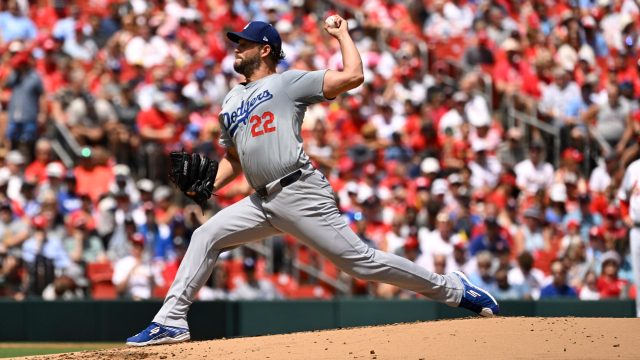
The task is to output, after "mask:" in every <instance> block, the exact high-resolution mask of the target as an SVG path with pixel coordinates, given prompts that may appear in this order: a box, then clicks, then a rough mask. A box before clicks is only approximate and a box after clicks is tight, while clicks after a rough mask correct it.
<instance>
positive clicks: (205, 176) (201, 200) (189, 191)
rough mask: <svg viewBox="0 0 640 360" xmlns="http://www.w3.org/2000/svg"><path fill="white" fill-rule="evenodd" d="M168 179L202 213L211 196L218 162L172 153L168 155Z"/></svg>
mask: <svg viewBox="0 0 640 360" xmlns="http://www.w3.org/2000/svg"><path fill="white" fill-rule="evenodd" d="M169 161H170V168H171V172H170V173H169V179H171V181H172V182H173V183H174V184H176V186H178V188H179V189H180V190H181V191H182V192H183V193H184V194H185V195H186V196H187V197H188V198H190V199H192V200H193V201H195V202H196V203H197V204H198V205H200V207H201V208H202V209H203V211H204V207H205V205H206V203H207V200H209V198H210V197H211V195H212V194H213V182H214V181H215V179H216V175H217V174H218V162H217V161H216V160H211V159H209V158H207V157H206V156H202V155H200V154H196V153H193V154H189V153H187V152H185V151H173V152H171V154H169Z"/></svg>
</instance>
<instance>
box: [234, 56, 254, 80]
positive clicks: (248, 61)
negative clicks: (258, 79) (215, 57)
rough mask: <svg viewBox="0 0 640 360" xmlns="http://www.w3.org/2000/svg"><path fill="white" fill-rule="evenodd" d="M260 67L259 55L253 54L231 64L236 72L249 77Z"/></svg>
mask: <svg viewBox="0 0 640 360" xmlns="http://www.w3.org/2000/svg"><path fill="white" fill-rule="evenodd" d="M259 67H260V56H259V55H257V56H254V57H250V58H245V59H242V60H240V63H239V64H233V69H234V70H235V71H236V72H237V73H238V74H242V75H244V77H245V78H247V79H248V78H249V77H250V76H251V75H253V73H254V72H255V71H256V70H258V68H259Z"/></svg>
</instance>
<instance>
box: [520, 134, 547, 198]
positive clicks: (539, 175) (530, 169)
mask: <svg viewBox="0 0 640 360" xmlns="http://www.w3.org/2000/svg"><path fill="white" fill-rule="evenodd" d="M544 148H545V146H544V145H543V144H542V143H541V142H539V141H533V142H532V143H531V144H530V145H529V158H528V159H526V160H523V161H521V162H519V163H518V164H516V167H515V168H514V171H515V172H516V176H517V182H518V187H519V188H520V189H521V190H522V191H523V192H524V193H525V194H526V195H533V194H535V193H536V192H538V190H544V189H547V188H549V187H550V186H551V183H552V181H553V166H551V164H549V163H547V162H545V161H544V157H543V149H544Z"/></svg>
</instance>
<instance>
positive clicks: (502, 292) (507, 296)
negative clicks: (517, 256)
mask: <svg viewBox="0 0 640 360" xmlns="http://www.w3.org/2000/svg"><path fill="white" fill-rule="evenodd" d="M507 274H508V270H507V269H505V268H500V269H498V270H497V271H496V273H495V275H494V277H495V279H496V285H495V287H494V292H495V293H494V294H493V295H494V297H495V298H496V299H498V300H519V299H522V298H523V297H524V293H523V291H522V288H521V287H520V286H518V285H512V284H510V283H509V280H508V275H507Z"/></svg>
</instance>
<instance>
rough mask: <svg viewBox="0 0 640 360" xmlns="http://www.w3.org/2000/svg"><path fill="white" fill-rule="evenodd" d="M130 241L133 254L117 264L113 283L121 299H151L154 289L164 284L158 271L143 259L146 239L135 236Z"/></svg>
mask: <svg viewBox="0 0 640 360" xmlns="http://www.w3.org/2000/svg"><path fill="white" fill-rule="evenodd" d="M130 241H131V253H130V255H127V256H125V257H124V258H122V259H120V260H118V261H117V262H116V263H115V265H114V267H113V279H112V281H113V284H114V285H115V286H116V289H117V291H118V294H119V295H120V296H121V297H124V298H130V299H133V300H144V299H149V298H151V295H152V292H153V288H154V287H155V286H161V285H163V284H164V282H163V280H162V277H161V276H160V275H159V274H158V271H157V270H156V269H154V268H153V266H152V265H151V264H150V263H149V261H148V260H146V259H145V258H144V257H143V253H144V237H143V236H142V235H141V234H134V235H133V236H132V237H131V240H130Z"/></svg>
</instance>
